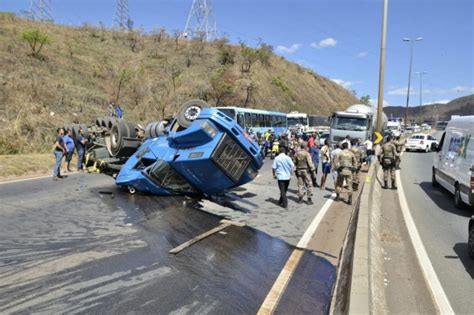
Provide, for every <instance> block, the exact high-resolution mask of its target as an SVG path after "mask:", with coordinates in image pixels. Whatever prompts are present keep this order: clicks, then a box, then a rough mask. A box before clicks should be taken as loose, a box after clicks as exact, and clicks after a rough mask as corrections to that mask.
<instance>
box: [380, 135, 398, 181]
mask: <svg viewBox="0 0 474 315" xmlns="http://www.w3.org/2000/svg"><path fill="white" fill-rule="evenodd" d="M397 156H398V153H397V148H396V147H395V144H394V139H393V138H392V137H391V136H388V138H387V142H386V143H385V144H384V145H383V146H382V150H381V151H380V162H381V163H382V168H383V183H384V185H383V188H384V189H387V188H388V185H387V182H388V175H389V173H390V178H391V180H392V189H397V185H396V183H395V160H396V158H397Z"/></svg>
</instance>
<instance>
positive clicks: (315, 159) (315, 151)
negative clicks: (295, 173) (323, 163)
mask: <svg viewBox="0 0 474 315" xmlns="http://www.w3.org/2000/svg"><path fill="white" fill-rule="evenodd" d="M308 147H309V153H310V154H311V159H312V160H313V165H314V173H312V176H311V179H312V180H313V186H317V185H318V181H317V179H318V178H317V175H318V168H319V154H320V152H319V148H318V145H316V144H313V146H312V147H310V146H309V142H308Z"/></svg>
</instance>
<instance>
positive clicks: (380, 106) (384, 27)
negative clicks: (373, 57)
mask: <svg viewBox="0 0 474 315" xmlns="http://www.w3.org/2000/svg"><path fill="white" fill-rule="evenodd" d="M387 12H388V0H384V2H383V18H382V43H381V45H380V70H379V94H378V99H377V125H376V126H375V130H376V131H377V132H380V133H381V132H382V126H383V121H382V113H383V80H384V75H385V43H386V38H387Z"/></svg>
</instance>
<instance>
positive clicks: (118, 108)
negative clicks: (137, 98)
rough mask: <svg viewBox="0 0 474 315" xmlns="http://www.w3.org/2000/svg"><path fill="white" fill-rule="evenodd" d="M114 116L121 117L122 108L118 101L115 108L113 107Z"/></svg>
mask: <svg viewBox="0 0 474 315" xmlns="http://www.w3.org/2000/svg"><path fill="white" fill-rule="evenodd" d="M114 114H115V115H114V116H115V117H117V118H118V119H122V118H123V110H122V107H120V105H119V104H118V103H115V108H114Z"/></svg>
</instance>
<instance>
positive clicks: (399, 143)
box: [394, 136, 405, 170]
mask: <svg viewBox="0 0 474 315" xmlns="http://www.w3.org/2000/svg"><path fill="white" fill-rule="evenodd" d="M394 144H395V148H396V149H397V153H398V154H397V156H396V157H395V168H396V169H397V170H399V169H400V163H401V162H402V155H401V154H402V151H403V146H404V145H405V142H404V141H403V140H402V139H401V138H400V136H398V137H397V138H396V140H395V142H394Z"/></svg>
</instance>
